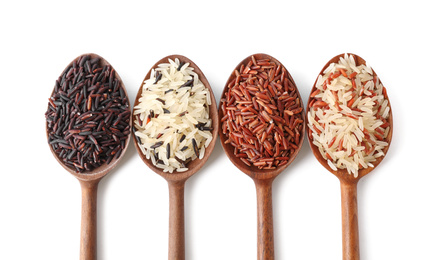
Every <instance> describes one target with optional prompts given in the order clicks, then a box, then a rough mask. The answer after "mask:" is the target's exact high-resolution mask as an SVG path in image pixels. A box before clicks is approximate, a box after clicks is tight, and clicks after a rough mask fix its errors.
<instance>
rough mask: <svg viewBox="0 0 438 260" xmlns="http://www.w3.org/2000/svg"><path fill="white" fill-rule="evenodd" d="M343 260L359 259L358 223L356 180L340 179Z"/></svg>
mask: <svg viewBox="0 0 438 260" xmlns="http://www.w3.org/2000/svg"><path fill="white" fill-rule="evenodd" d="M341 204H342V255H343V260H359V259H360V255H359V225H358V220H357V216H358V215H357V182H353V183H351V182H348V183H347V182H342V181H341Z"/></svg>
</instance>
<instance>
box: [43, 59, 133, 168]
mask: <svg viewBox="0 0 438 260" xmlns="http://www.w3.org/2000/svg"><path fill="white" fill-rule="evenodd" d="M90 58H91V57H90V55H84V56H82V57H80V58H79V59H78V60H76V61H74V62H73V64H72V65H71V66H69V67H68V68H67V69H65V70H64V72H63V74H62V75H61V76H60V77H59V78H58V80H57V81H56V83H55V87H54V90H53V93H52V96H51V97H50V98H49V104H48V108H47V111H46V114H45V115H46V123H47V131H48V143H49V144H50V145H51V146H52V149H53V151H54V152H55V153H56V155H57V156H58V158H59V159H61V160H62V162H63V163H64V165H66V166H67V167H69V168H71V169H72V170H75V171H76V172H80V173H86V172H89V171H92V170H94V169H95V168H97V167H99V166H100V165H102V164H104V163H110V162H111V161H112V160H113V159H114V158H119V157H120V155H121V152H122V150H123V149H124V148H125V146H126V144H127V141H128V137H129V134H130V126H129V122H130V115H131V111H130V108H129V102H128V98H127V97H126V93H125V92H124V89H123V88H122V87H121V86H120V82H119V81H118V80H117V79H116V78H115V71H114V69H113V68H112V67H111V66H110V65H104V66H102V61H101V59H100V58H99V57H96V58H92V59H90Z"/></svg>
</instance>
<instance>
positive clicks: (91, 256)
mask: <svg viewBox="0 0 438 260" xmlns="http://www.w3.org/2000/svg"><path fill="white" fill-rule="evenodd" d="M97 186H98V182H97V181H91V182H89V181H81V190H82V213H81V245H80V258H79V259H80V260H95V259H96V258H97V257H96V255H97V254H96V205H97Z"/></svg>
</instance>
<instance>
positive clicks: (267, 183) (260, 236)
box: [254, 179, 274, 260]
mask: <svg viewBox="0 0 438 260" xmlns="http://www.w3.org/2000/svg"><path fill="white" fill-rule="evenodd" d="M272 181H273V180H272V179H268V180H254V182H255V185H256V192H257V259H258V260H274V221H273V218H272Z"/></svg>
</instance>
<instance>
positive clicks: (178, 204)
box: [132, 55, 219, 260]
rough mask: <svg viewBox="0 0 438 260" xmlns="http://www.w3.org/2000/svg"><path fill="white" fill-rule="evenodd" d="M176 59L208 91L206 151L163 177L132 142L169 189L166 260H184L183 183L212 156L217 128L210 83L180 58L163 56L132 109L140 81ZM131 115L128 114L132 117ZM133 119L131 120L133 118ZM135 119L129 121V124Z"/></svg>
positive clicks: (145, 161) (191, 64) (188, 60)
mask: <svg viewBox="0 0 438 260" xmlns="http://www.w3.org/2000/svg"><path fill="white" fill-rule="evenodd" d="M176 58H178V59H179V60H180V61H181V62H184V63H190V67H192V68H193V69H194V72H196V73H197V74H198V76H199V80H200V81H201V82H202V83H203V84H204V86H205V87H206V88H207V89H208V90H209V93H210V99H211V105H210V107H209V111H210V118H211V120H212V127H213V131H212V133H211V134H212V136H213V139H212V140H211V142H210V144H209V145H208V147H207V148H206V149H205V154H204V158H202V159H201V160H200V159H195V160H193V161H191V162H190V163H188V164H187V167H188V170H187V171H185V172H174V173H166V172H163V170H162V169H160V168H158V167H156V166H155V165H153V163H152V162H151V161H150V160H148V159H146V156H145V155H144V154H143V152H142V151H141V149H140V147H139V145H138V143H137V142H134V144H135V148H136V150H137V153H138V154H139V156H140V158H141V159H142V160H143V162H144V163H145V164H146V165H147V166H148V167H149V168H150V169H151V170H153V171H154V172H155V173H157V174H158V175H160V176H161V177H163V178H164V179H165V180H166V181H167V182H168V186H169V249H168V259H169V260H184V259H185V230H184V184H185V181H186V180H187V179H188V178H190V177H191V176H192V175H193V174H195V173H196V172H198V171H199V170H200V169H201V168H202V167H203V166H204V165H205V163H206V162H207V160H208V158H209V157H210V155H211V153H212V152H213V149H214V146H215V143H216V139H217V135H218V128H219V120H218V114H217V105H216V99H215V97H214V94H213V90H212V89H211V86H210V83H209V82H208V80H207V78H206V77H205V75H204V73H203V72H202V71H201V69H200V68H199V67H198V66H197V65H196V64H195V63H194V62H193V61H191V60H190V59H189V58H187V57H185V56H182V55H169V56H166V57H164V58H162V59H160V60H159V61H157V62H156V63H155V65H154V66H152V68H151V69H150V70H149V72H148V73H147V74H146V76H145V78H144V80H143V81H142V84H141V86H140V88H139V90H138V92H137V96H136V98H135V102H134V107H135V106H137V105H138V103H139V98H140V97H141V95H142V92H143V84H144V81H145V80H147V79H149V78H150V76H151V72H152V69H154V68H156V67H158V65H159V64H161V63H168V59H172V60H175V59H176ZM133 114H134V113H132V116H133ZM133 117H134V116H133ZM133 120H135V118H132V121H133ZM133 131H134V129H133Z"/></svg>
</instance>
